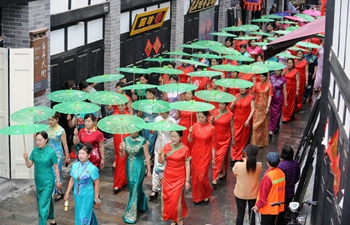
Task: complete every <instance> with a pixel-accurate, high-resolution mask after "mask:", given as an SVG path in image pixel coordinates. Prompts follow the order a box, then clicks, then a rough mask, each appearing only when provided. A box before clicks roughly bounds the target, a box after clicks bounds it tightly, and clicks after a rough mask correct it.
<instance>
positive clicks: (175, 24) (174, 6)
mask: <svg viewBox="0 0 350 225" xmlns="http://www.w3.org/2000/svg"><path fill="white" fill-rule="evenodd" d="M184 10H185V4H184V0H176V1H172V2H171V32H170V51H175V50H176V49H177V46H179V45H180V44H183V42H184Z"/></svg>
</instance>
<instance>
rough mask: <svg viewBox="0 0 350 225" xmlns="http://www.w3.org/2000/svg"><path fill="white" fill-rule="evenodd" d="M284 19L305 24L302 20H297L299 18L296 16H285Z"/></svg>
mask: <svg viewBox="0 0 350 225" xmlns="http://www.w3.org/2000/svg"><path fill="white" fill-rule="evenodd" d="M284 18H286V19H289V20H294V21H299V22H306V21H305V20H303V19H302V18H299V17H296V16H285V17H284Z"/></svg>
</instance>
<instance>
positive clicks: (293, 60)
mask: <svg viewBox="0 0 350 225" xmlns="http://www.w3.org/2000/svg"><path fill="white" fill-rule="evenodd" d="M289 60H291V61H292V62H293V68H294V67H295V62H294V60H293V59H292V58H288V59H287V62H288V61H289Z"/></svg>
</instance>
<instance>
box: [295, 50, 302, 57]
mask: <svg viewBox="0 0 350 225" xmlns="http://www.w3.org/2000/svg"><path fill="white" fill-rule="evenodd" d="M298 52H301V54H303V57H304V51H303V50H298V51H296V53H298Z"/></svg>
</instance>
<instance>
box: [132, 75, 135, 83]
mask: <svg viewBox="0 0 350 225" xmlns="http://www.w3.org/2000/svg"><path fill="white" fill-rule="evenodd" d="M132 84H135V73H133V75H132Z"/></svg>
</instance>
